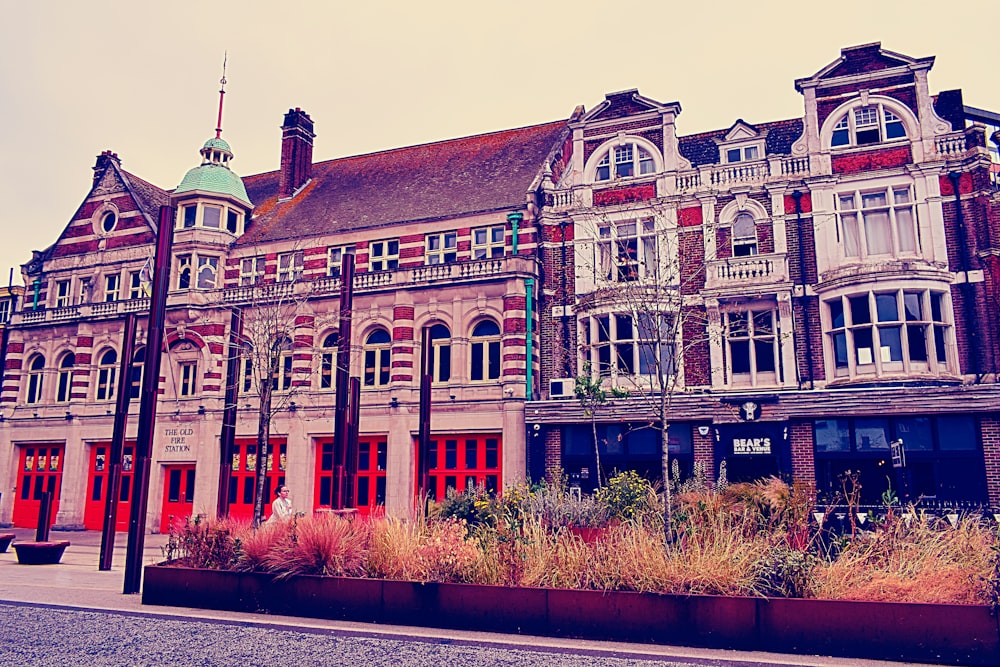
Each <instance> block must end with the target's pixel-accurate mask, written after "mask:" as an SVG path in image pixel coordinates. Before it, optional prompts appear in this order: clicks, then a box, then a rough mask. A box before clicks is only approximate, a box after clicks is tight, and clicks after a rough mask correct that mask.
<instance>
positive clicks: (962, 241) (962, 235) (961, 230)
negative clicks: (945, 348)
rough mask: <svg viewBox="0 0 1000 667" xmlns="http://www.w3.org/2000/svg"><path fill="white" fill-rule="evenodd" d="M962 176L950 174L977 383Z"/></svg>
mask: <svg viewBox="0 0 1000 667" xmlns="http://www.w3.org/2000/svg"><path fill="white" fill-rule="evenodd" d="M959 178H961V174H959V173H958V172H957V171H953V172H950V173H949V174H948V180H949V181H951V189H952V190H954V191H955V223H956V226H957V227H958V247H959V251H958V258H959V260H960V262H961V267H962V272H963V273H965V282H964V283H962V284H961V285H960V287H961V290H962V301H964V302H965V303H964V304H963V306H964V310H965V322H966V327H967V329H968V331H969V350H970V352H971V359H970V361H972V371H973V373H974V374H975V376H976V382H977V383H978V382H979V380H980V379H981V375H982V368H981V366H980V364H979V317H978V316H977V314H976V307H975V303H974V302H973V299H975V293H974V290H973V288H972V281H971V280H970V279H969V237H968V231H967V230H966V228H965V214H964V213H963V212H962V194H961V193H960V192H959V191H958V180H959Z"/></svg>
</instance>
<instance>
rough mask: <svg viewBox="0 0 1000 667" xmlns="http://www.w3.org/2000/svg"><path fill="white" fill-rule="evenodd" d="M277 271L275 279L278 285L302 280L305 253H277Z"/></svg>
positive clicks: (298, 251)
mask: <svg viewBox="0 0 1000 667" xmlns="http://www.w3.org/2000/svg"><path fill="white" fill-rule="evenodd" d="M277 264H278V270H277V273H276V274H275V279H276V280H277V281H278V282H279V283H293V282H296V281H299V280H301V279H302V273H303V272H304V271H305V253H304V252H303V251H301V250H291V251H289V252H279V253H278V259H277Z"/></svg>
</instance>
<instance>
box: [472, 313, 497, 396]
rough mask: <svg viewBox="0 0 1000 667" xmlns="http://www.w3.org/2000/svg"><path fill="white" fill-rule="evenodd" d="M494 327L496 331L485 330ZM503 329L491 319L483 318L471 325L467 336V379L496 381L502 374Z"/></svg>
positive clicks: (479, 381) (478, 381) (483, 381)
mask: <svg viewBox="0 0 1000 667" xmlns="http://www.w3.org/2000/svg"><path fill="white" fill-rule="evenodd" d="M491 328H495V329H496V332H493V331H488V332H487V331H485V330H486V329H491ZM502 345H503V329H501V328H500V325H499V324H497V323H496V322H495V321H493V320H492V319H484V320H480V321H478V322H476V323H475V324H474V325H473V326H472V330H471V334H470V336H469V381H470V382H475V383H485V382H496V381H497V380H499V379H500V378H501V376H502V375H503V364H502V360H503V356H502Z"/></svg>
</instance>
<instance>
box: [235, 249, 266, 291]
mask: <svg viewBox="0 0 1000 667" xmlns="http://www.w3.org/2000/svg"><path fill="white" fill-rule="evenodd" d="M265 275H267V258H266V257H265V256H264V255H257V256H254V257H241V258H240V282H239V285H240V287H249V286H252V285H258V284H260V283H261V282H263V280H264V276H265Z"/></svg>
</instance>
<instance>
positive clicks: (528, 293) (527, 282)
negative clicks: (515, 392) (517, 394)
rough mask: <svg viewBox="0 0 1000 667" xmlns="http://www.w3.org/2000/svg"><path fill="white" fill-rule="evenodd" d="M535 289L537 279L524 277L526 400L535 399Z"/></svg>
mask: <svg viewBox="0 0 1000 667" xmlns="http://www.w3.org/2000/svg"><path fill="white" fill-rule="evenodd" d="M534 289H535V279H534V278H525V279H524V292H525V297H524V318H525V336H524V348H525V349H524V354H525V356H526V357H527V361H526V368H525V373H524V383H525V385H524V398H525V400H528V401H530V400H532V399H534V397H535V392H534V382H533V381H532V380H533V378H532V376H531V370H532V369H531V366H532V358H533V356H534V354H533V351H532V342H533V341H532V340H531V333H532V331H531V324H532V320H533V319H534V317H533V315H532V309H533V308H534V306H533V304H532V302H531V297H532V292H533V291H534Z"/></svg>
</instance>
